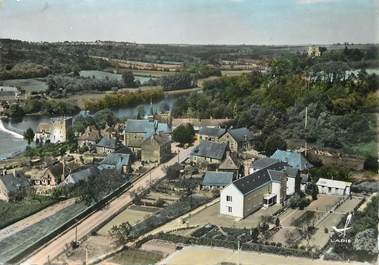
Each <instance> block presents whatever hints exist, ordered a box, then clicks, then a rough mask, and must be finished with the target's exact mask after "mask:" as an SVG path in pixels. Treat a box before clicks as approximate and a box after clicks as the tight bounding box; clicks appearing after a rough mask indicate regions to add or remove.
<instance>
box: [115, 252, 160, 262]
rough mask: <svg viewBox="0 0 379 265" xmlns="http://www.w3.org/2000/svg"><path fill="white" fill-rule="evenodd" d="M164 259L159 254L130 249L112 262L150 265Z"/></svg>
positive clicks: (118, 255)
mask: <svg viewBox="0 0 379 265" xmlns="http://www.w3.org/2000/svg"><path fill="white" fill-rule="evenodd" d="M162 258H163V256H162V254H160V253H157V252H148V251H143V250H139V249H128V250H126V251H123V252H121V253H120V254H117V255H116V256H114V257H113V258H112V259H111V260H110V261H111V262H112V263H117V264H120V265H150V264H155V263H157V262H158V261H160V260H161V259H162Z"/></svg>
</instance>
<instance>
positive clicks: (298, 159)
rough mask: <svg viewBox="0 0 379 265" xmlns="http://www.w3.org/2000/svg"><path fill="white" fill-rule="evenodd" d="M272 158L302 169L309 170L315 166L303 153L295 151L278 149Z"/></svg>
mask: <svg viewBox="0 0 379 265" xmlns="http://www.w3.org/2000/svg"><path fill="white" fill-rule="evenodd" d="M271 158H274V159H277V160H280V161H281V162H284V163H287V164H288V165H289V166H291V167H293V168H297V169H298V170H300V171H304V170H308V169H310V168H312V167H313V165H312V164H311V163H309V162H308V161H307V159H306V158H305V157H304V156H303V155H302V154H301V153H298V152H295V151H283V150H276V151H275V153H274V154H273V155H272V156H271Z"/></svg>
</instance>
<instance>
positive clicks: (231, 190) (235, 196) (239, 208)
mask: <svg viewBox="0 0 379 265" xmlns="http://www.w3.org/2000/svg"><path fill="white" fill-rule="evenodd" d="M226 196H232V201H231V202H228V201H226ZM243 200H244V199H243V195H242V193H241V192H240V191H239V190H238V189H237V188H236V187H235V186H234V185H233V184H231V185H229V186H227V187H226V188H224V189H223V190H222V191H221V192H220V214H224V215H229V216H233V217H238V218H243V217H244V214H243V211H244V209H243ZM228 207H232V212H231V213H230V212H228Z"/></svg>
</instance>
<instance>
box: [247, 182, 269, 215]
mask: <svg viewBox="0 0 379 265" xmlns="http://www.w3.org/2000/svg"><path fill="white" fill-rule="evenodd" d="M267 193H271V182H267V183H266V184H265V185H263V186H262V187H260V188H258V189H256V190H255V191H253V192H250V193H249V194H247V195H246V196H245V200H244V217H245V216H248V215H249V214H251V213H252V212H255V211H256V210H258V209H260V208H261V207H262V206H263V197H264V195H265V194H267Z"/></svg>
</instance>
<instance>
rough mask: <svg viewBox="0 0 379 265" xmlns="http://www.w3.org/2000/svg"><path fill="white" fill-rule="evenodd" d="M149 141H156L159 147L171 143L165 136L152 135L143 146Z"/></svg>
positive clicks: (168, 137)
mask: <svg viewBox="0 0 379 265" xmlns="http://www.w3.org/2000/svg"><path fill="white" fill-rule="evenodd" d="M149 141H156V142H157V143H158V144H159V145H163V144H167V143H169V142H171V138H170V136H168V135H167V134H152V135H150V136H149V137H148V138H147V139H146V140H145V141H144V144H146V143H148V142H149Z"/></svg>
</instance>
